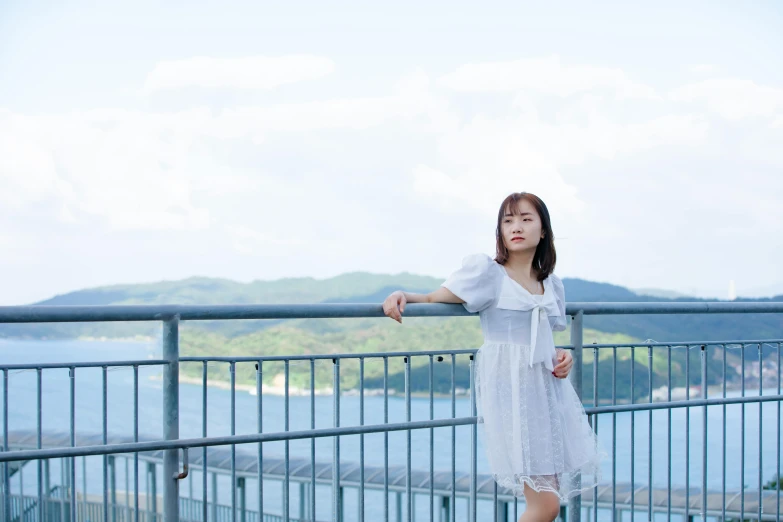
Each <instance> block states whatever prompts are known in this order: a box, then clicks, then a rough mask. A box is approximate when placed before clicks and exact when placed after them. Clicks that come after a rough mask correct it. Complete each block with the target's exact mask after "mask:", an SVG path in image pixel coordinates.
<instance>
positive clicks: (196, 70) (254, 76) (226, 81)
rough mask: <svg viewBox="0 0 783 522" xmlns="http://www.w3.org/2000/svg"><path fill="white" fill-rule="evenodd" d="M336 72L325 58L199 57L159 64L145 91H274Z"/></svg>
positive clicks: (310, 56) (299, 56)
mask: <svg viewBox="0 0 783 522" xmlns="http://www.w3.org/2000/svg"><path fill="white" fill-rule="evenodd" d="M333 71H334V62H332V60H330V59H329V58H325V57H322V56H312V55H290V56H279V57H267V56H249V57H245V58H212V57H207V56H199V57H194V58H188V59H184V60H168V61H162V62H159V63H158V64H157V65H155V68H154V69H153V70H152V71H151V72H150V73H149V75H148V76H147V80H146V81H145V82H144V89H143V90H144V92H145V93H151V92H155V91H161V90H169V89H182V88H185V87H203V88H212V89H214V88H236V89H272V88H275V87H279V86H281V85H285V84H289V83H296V82H302V81H307V80H314V79H317V78H322V77H324V76H326V75H328V74H331V73H332V72H333Z"/></svg>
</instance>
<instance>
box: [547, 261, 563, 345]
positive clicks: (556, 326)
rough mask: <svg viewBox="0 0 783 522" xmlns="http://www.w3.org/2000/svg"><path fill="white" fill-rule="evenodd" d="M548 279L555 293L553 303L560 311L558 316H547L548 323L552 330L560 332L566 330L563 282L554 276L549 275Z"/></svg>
mask: <svg viewBox="0 0 783 522" xmlns="http://www.w3.org/2000/svg"><path fill="white" fill-rule="evenodd" d="M549 277H550V278H551V279H552V289H553V290H554V291H555V301H557V308H558V309H559V311H560V315H557V316H554V315H550V316H549V323H550V325H551V326H552V330H554V331H555V332H562V331H563V330H565V329H566V328H567V323H566V311H565V305H566V300H565V287H564V286H563V281H562V280H561V279H560V278H559V277H558V276H556V275H555V274H551V275H550V276H549Z"/></svg>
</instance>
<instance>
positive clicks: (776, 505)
mask: <svg viewBox="0 0 783 522" xmlns="http://www.w3.org/2000/svg"><path fill="white" fill-rule="evenodd" d="M777 354H778V365H777V366H778V367H777V370H778V378H777V379H776V380H777V384H778V395H780V343H778V351H777ZM777 405H778V424H777V432H778V433H777V436H778V439H777V452H778V453H777V459H776V460H775V462H776V463H777V474H776V475H775V476H776V477H777V484H776V485H775V489H776V490H777V492H778V494H777V498H776V499H775V512H776V514H777V520H780V401H777Z"/></svg>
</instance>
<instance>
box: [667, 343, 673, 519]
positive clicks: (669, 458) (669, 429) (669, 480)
mask: <svg viewBox="0 0 783 522" xmlns="http://www.w3.org/2000/svg"><path fill="white" fill-rule="evenodd" d="M666 348H667V352H668V356H667V359H668V366H669V370H668V375H667V383H668V384H667V388H668V391H667V399H666V400H667V402H669V403H671V402H672V347H671V345H668V346H666ZM666 416H667V418H668V423H667V430H666V433H667V438H668V442H667V445H668V448H667V457H666V460H667V462H668V464H669V465H668V466H666V469H667V475H668V477H667V479H666V480H667V488H666V516H667V520H671V518H672V409H671V406H670V407H668V408H666Z"/></svg>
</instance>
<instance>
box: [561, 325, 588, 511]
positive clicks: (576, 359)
mask: <svg viewBox="0 0 783 522" xmlns="http://www.w3.org/2000/svg"><path fill="white" fill-rule="evenodd" d="M583 319H584V311H583V310H579V311H578V312H577V313H575V314H573V315H571V332H570V333H571V345H572V346H573V351H572V357H573V366H572V367H571V374H570V376H569V380H570V381H571V384H572V386H573V388H574V392H575V393H576V396H577V397H578V398H579V403H580V406H582V407H584V394H583V391H582V386H583V384H584V371H583V360H582V359H583V356H584V350H583V344H584V330H583V326H582V324H583ZM574 482H575V484H576V487H577V488H578V489H581V488H582V474H581V473H576V474H575V476H574ZM564 507H565V506H564ZM567 513H568V520H570V522H579V521H580V520H581V519H582V495H575V496H572V497H571V498H570V499H568V509H567ZM564 518H565V517H564Z"/></svg>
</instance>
